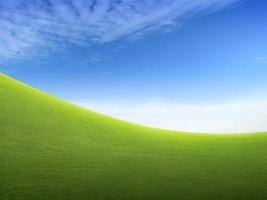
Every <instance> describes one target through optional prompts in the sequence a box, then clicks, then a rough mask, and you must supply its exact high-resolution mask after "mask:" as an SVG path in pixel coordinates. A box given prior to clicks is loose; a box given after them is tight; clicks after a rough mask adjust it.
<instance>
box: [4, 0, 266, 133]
mask: <svg viewBox="0 0 267 200" xmlns="http://www.w3.org/2000/svg"><path fill="white" fill-rule="evenodd" d="M266 9H267V2H266V1H264V0H225V1H221V0H200V1H189V0H154V1H153V0H151V1H148V0H147V1H138V0H124V1H123V0H122V1H111V0H110V1H101V0H98V1H93V0H87V1H86V0H80V1H78V0H73V1H70V0H69V1H60V0H50V1H48V0H43V1H41V0H40V1H33V0H27V1H21V0H13V1H1V3H0V25H1V27H2V28H1V29H0V72H3V73H6V74H8V75H11V76H13V77H14V78H17V79H19V80H21V81H24V82H26V83H28V84H31V85H33V86H35V87H37V88H40V89H42V90H44V91H46V92H49V93H51V94H53V95H56V96H59V97H61V98H64V99H66V100H69V101H72V102H74V103H77V104H80V105H83V106H87V107H90V108H93V109H95V110H97V111H100V112H104V113H106V114H110V115H113V116H115V117H119V118H122V119H126V120H131V121H136V122H138V123H143V124H148V125H153V126H154V125H155V126H159V127H163V128H170V129H180V130H193V131H230V132H231V131H253V130H261V129H267V127H266V125H265V124H266V123H265V122H264V119H265V118H266V117H267V106H266V105H267V103H266V102H267V101H266V99H267V95H266V94H267V12H266ZM181 107H182V109H181ZM184 107H186V109H184ZM248 107H249V108H248ZM145 108H149V109H148V110H147V111H146V110H145ZM229 109H230V110H231V112H229ZM203 110H204V111H203ZM205 110H206V111H205ZM207 110H208V111H209V112H208V111H207ZM122 111H123V112H122ZM184 112H186V113H190V112H191V114H190V115H189V114H184ZM207 112H208V113H207ZM214 113H216V114H214ZM218 113H221V114H218ZM244 113H245V115H250V116H251V117H252V116H253V117H252V118H254V119H257V120H256V122H255V121H254V122H251V121H252V119H251V118H249V117H248V118H246V119H244V118H243V117H242V119H240V117H241V115H242V116H243V115H244ZM227 114H228V115H231V116H232V118H231V117H230V118H229V117H228V116H227ZM178 115H179V116H180V117H178ZM185 115H186V116H187V115H188V116H187V117H188V120H187V121H183V120H182V119H181V117H182V118H184V116H185ZM142 116H143V118H142ZM144 116H146V117H145V118H144ZM215 116H216V117H217V118H216V121H215V122H214V121H211V119H214V117H215ZM233 116H234V118H233ZM255 116H256V117H255ZM163 117H164V120H163ZM203 118H204V119H205V118H207V119H206V121H201V119H203ZM228 118H229V119H230V120H231V121H227V120H226V119H228ZM162 121H164V122H162ZM248 121H249V122H250V123H247V122H248ZM197 122H198V123H197ZM190 123H191V124H190ZM211 123H214V124H216V123H217V124H218V125H216V126H214V127H212V126H211V125H210V124H211ZM222 123H224V126H222ZM238 123H239V124H238ZM203 124H204V125H203ZM236 124H238V125H236ZM192 127H193V128H192ZM208 127H212V128H210V129H209V128H208Z"/></svg>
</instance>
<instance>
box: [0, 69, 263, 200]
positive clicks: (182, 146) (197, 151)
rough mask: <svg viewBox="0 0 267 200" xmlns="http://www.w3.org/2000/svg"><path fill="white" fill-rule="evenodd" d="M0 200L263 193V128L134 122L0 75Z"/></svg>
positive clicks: (141, 199) (135, 199) (220, 197)
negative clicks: (190, 128)
mask: <svg viewBox="0 0 267 200" xmlns="http://www.w3.org/2000/svg"><path fill="white" fill-rule="evenodd" d="M0 199H1V200H85V199H86V200H89V199H90V200H92V199H96V200H102V199H105V200H111V199H112V200H113V199H114V200H119V199H127V200H147V199H151V200H158V199H165V200H177V199H181V200H202V199H203V200H208V199H212V200H213V199H216V200H226V199H227V200H245V199H248V200H257V199H259V200H263V199H267V133H258V134H244V135H208V134H188V133H180V132H174V131H165V130H159V129H153V128H146V127H142V126H137V125H134V124H131V123H126V122H123V121H120V120H116V119H113V118H110V117H106V116H103V115H100V114H97V113H94V112H91V111H87V110H85V109H82V108H79V107H76V106H74V105H71V104H69V103H66V102H64V101H62V100H60V99H57V98H55V97H52V96H49V95H47V94H45V93H42V92H40V91H38V90H36V89H33V88H31V87H29V86H27V85H24V84H22V83H20V82H18V81H15V80H13V79H11V78H8V77H6V76H5V75H1V74H0Z"/></svg>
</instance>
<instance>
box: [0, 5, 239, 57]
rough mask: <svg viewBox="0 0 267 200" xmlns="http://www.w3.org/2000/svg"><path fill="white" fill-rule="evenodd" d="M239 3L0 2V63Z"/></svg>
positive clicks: (147, 29) (171, 22)
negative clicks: (63, 44)
mask: <svg viewBox="0 0 267 200" xmlns="http://www.w3.org/2000/svg"><path fill="white" fill-rule="evenodd" d="M237 1H239V0H223V1H222V0H196V1H192V0H143V1H141V0H39V1H36V0H11V1H7V0H4V1H1V2H0V27H1V29H0V61H3V60H5V59H14V58H21V57H27V56H29V55H32V54H33V53H36V52H38V50H39V49H42V48H44V47H50V48H52V47H54V46H56V47H58V46H60V45H62V44H61V43H62V41H64V43H65V42H66V41H69V42H75V43H78V44H81V45H87V44H89V43H91V42H108V41H113V40H116V39H119V38H121V37H127V36H136V35H143V34H145V33H147V32H151V31H154V30H157V29H159V28H161V27H169V26H172V25H174V24H176V22H177V20H179V19H182V18H183V17H185V16H187V15H191V14H195V13H199V12H201V11H209V12H210V11H217V10H219V9H222V8H225V7H227V6H229V5H232V4H233V3H234V2H237Z"/></svg>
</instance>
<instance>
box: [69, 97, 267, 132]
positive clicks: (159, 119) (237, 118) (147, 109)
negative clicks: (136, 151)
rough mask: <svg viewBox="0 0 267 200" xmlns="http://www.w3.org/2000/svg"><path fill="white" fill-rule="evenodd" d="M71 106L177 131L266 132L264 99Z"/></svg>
mask: <svg viewBox="0 0 267 200" xmlns="http://www.w3.org/2000/svg"><path fill="white" fill-rule="evenodd" d="M74 103H75V104H77V105H80V106H82V107H85V108H89V109H91V110H94V111H97V112H100V113H104V114H107V115H110V116H113V117H116V118H119V119H123V120H126V121H131V122H135V123H138V124H142V125H148V126H153V127H158V128H164V129H172V130H178V131H190V132H191V131H192V132H204V133H245V132H260V131H266V130H267V123H266V119H267V99H258V100H250V101H236V102H231V103H218V104H179V103H174V102H168V101H164V100H151V101H145V102H139V103H137V102H136V103H110V102H109V103H108V102H102V103H101V102H97V103H96V102H95V103H93V102H92V103H89V102H74Z"/></svg>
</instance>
